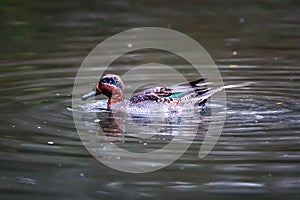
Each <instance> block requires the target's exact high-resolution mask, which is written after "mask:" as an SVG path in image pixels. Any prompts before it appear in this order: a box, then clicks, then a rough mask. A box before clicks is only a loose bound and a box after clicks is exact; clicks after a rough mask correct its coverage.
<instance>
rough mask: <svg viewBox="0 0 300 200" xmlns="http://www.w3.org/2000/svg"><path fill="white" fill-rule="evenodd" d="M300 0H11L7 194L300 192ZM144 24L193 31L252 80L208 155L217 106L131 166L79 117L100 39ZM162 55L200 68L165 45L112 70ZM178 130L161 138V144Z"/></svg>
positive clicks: (1, 62) (4, 120)
mask: <svg viewBox="0 0 300 200" xmlns="http://www.w3.org/2000/svg"><path fill="white" fill-rule="evenodd" d="M298 7H299V3H298V2H297V1H286V2H276V1H269V0H268V1H255V2H241V1H239V2H237V1H226V2H225V1H201V2H196V1H185V2H182V1H163V2H161V1H107V2H102V1H97V2H85V1H76V2H74V1H63V2H61V1H51V2H47V3H46V2H42V1H31V2H29V3H28V2H23V1H17V0H15V1H1V3H0V17H1V22H0V27H1V39H0V44H1V46H2V48H1V49H0V72H1V73H0V76H1V79H0V81H1V82H0V83H1V84H0V85H1V86H0V94H1V98H0V107H1V114H0V115H1V118H0V123H1V126H0V127H1V128H0V131H1V132H0V133H1V135H0V145H1V146H0V158H1V166H0V177H1V182H0V188H1V192H0V194H1V199H20V198H22V199H35V198H43V199H55V198H57V199H58V198H59V199H70V198H72V199H120V198H126V199H161V198H168V199H183V198H186V199H195V198H197V199H200V198H205V199H236V198H243V199H253V198H260V199H262V198H265V199H282V198H289V199H297V197H298V196H299V191H300V176H299V174H300V170H299V169H300V168H299V166H300V152H299V151H300V149H299V143H300V137H299V130H300V129H299V128H300V127H299V124H300V123H299V122H300V115H299V111H300V103H299V92H300V88H299V78H300V68H299V61H300V60H299V56H298V55H299V53H300V48H299V42H300V40H299V39H300V35H299V32H300V25H299V23H298V22H299V20H300V16H299V12H298ZM142 26H158V27H167V28H172V29H175V30H177V31H181V32H183V33H185V34H187V35H189V36H191V37H192V38H194V39H195V40H197V41H198V42H199V43H200V44H201V45H203V46H204V47H205V48H206V50H207V51H208V52H209V53H210V54H211V56H212V57H213V59H214V60H215V62H216V64H217V65H218V68H219V70H220V72H221V74H222V77H223V80H224V83H225V84H235V83H240V82H251V85H248V86H246V87H243V88H234V89H230V90H227V91H226V94H227V110H226V111H227V117H226V122H225V125H224V129H223V132H222V135H221V137H220V139H219V141H218V143H217V145H216V146H215V148H214V149H213V151H212V152H211V153H210V154H209V155H208V156H207V157H206V158H205V159H198V157H197V155H198V151H199V148H200V146H201V141H202V140H201V139H202V138H203V133H205V130H206V128H207V123H208V121H209V120H205V119H207V118H206V117H207V113H206V114H205V113H204V114H203V118H204V120H203V122H201V123H202V124H200V126H199V129H198V131H197V137H196V140H195V142H194V143H193V144H192V146H191V147H190V148H189V150H188V151H187V152H186V153H185V154H184V155H183V156H182V157H181V158H180V159H179V160H177V161H176V162H174V163H173V164H171V165H170V166H168V167H166V168H164V169H162V170H159V171H156V172H152V173H148V174H126V173H122V172H118V171H116V170H114V169H111V168H109V167H107V166H105V165H103V164H101V163H99V162H98V161H97V160H96V159H94V157H93V156H91V155H90V154H89V153H88V152H87V150H86V149H85V147H84V146H83V144H82V142H81V140H80V139H79V136H78V134H77V132H76V129H75V126H74V121H73V116H72V112H71V111H72V107H71V104H72V103H71V93H72V87H73V83H74V78H75V75H76V72H77V70H78V68H79V66H80V64H81V62H82V61H83V59H84V57H85V56H86V55H87V54H88V53H89V51H91V50H92V48H94V47H95V46H96V45H97V44H98V43H100V42H101V41H103V40H104V39H106V38H107V37H109V36H111V35H112V34H116V33H119V32H120V31H124V30H128V29H130V28H134V27H142ZM153 61H155V62H163V63H169V64H170V63H171V64H173V65H174V66H177V68H178V69H180V70H181V71H182V72H184V73H185V74H186V75H187V77H189V78H190V79H193V78H195V77H194V74H193V73H194V71H193V70H192V69H191V68H190V67H188V66H186V65H184V64H182V63H180V62H179V61H178V60H176V59H175V58H174V57H173V56H170V55H168V54H164V53H161V52H155V51H152V52H151V51H150V52H149V51H140V52H133V53H131V54H129V55H127V56H125V57H124V58H122V59H120V60H118V61H117V62H116V63H115V65H114V66H113V68H112V71H113V72H114V73H117V74H118V73H119V74H122V73H124V71H126V70H127V69H128V67H130V66H132V65H139V64H144V63H147V62H153ZM148 79H151V74H144V75H143V76H141V77H137V78H136V79H133V80H131V81H130V82H129V87H128V91H130V85H131V86H134V84H136V83H138V82H141V81H146V80H148ZM91 87H92V85H91ZM205 112H209V108H208V110H207V111H205ZM91 122H93V120H91ZM94 123H95V122H94ZM165 131H167V130H165ZM166 137H168V136H162V137H155V138H154V139H152V140H151V142H150V143H151V144H152V145H154V146H152V147H155V145H156V146H157V147H159V146H161V145H162V144H165V142H164V141H165V140H163V138H166ZM140 141H141V142H140ZM123 142H125V143H123V144H124V145H125V146H126V147H124V148H127V149H130V150H132V151H142V150H143V148H144V146H146V147H147V145H148V143H149V141H145V140H143V139H133V138H132V137H127V138H126V137H125V138H124V141H123ZM120 145H121V144H120ZM149 145H150V144H149ZM143 164H145V163H143Z"/></svg>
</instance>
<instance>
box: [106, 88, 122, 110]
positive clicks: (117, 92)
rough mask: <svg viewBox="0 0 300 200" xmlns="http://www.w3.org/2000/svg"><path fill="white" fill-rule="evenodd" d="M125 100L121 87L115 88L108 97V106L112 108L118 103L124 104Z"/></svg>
mask: <svg viewBox="0 0 300 200" xmlns="http://www.w3.org/2000/svg"><path fill="white" fill-rule="evenodd" d="M123 101H124V96H123V91H122V90H121V89H120V88H116V89H114V91H113V93H112V94H111V96H110V97H109V99H108V102H107V108H108V109H111V108H112V107H113V106H115V105H117V104H122V103H123Z"/></svg>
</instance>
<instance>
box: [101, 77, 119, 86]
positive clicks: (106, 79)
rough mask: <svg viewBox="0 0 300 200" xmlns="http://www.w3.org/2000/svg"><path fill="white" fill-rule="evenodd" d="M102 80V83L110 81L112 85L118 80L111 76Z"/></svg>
mask: <svg viewBox="0 0 300 200" xmlns="http://www.w3.org/2000/svg"><path fill="white" fill-rule="evenodd" d="M101 82H102V83H108V84H111V85H115V84H116V81H115V80H114V79H113V78H110V77H107V78H103V79H101Z"/></svg>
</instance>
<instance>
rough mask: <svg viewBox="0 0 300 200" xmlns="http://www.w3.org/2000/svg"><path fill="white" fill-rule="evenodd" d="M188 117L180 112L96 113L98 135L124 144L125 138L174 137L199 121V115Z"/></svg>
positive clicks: (109, 111) (107, 111)
mask: <svg viewBox="0 0 300 200" xmlns="http://www.w3.org/2000/svg"><path fill="white" fill-rule="evenodd" d="M188 115H189V116H188V117H186V115H185V114H183V113H182V112H176V111H172V112H168V113H143V114H129V113H125V112H122V111H119V112H117V111H112V110H106V112H98V113H97V115H96V116H97V120H96V121H97V122H98V123H99V132H98V135H105V136H106V137H107V138H108V139H109V141H110V142H114V143H124V142H125V138H124V137H128V138H151V137H152V136H155V135H163V136H167V135H169V136H172V137H173V136H175V135H177V134H180V133H181V132H182V128H183V127H184V126H186V125H187V124H189V121H193V122H191V123H195V120H196V121H198V123H199V121H200V120H201V119H200V114H199V112H198V113H196V115H194V116H193V117H191V112H189V113H188Z"/></svg>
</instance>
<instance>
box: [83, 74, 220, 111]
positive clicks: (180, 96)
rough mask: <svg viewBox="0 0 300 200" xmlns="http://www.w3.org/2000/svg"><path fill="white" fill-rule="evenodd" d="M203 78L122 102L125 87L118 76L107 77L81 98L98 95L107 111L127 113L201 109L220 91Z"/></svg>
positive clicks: (150, 90) (134, 96) (152, 89)
mask: <svg viewBox="0 0 300 200" xmlns="http://www.w3.org/2000/svg"><path fill="white" fill-rule="evenodd" d="M208 84H209V83H205V80H204V79H203V78H200V79H197V80H195V81H192V82H187V83H179V84H176V85H173V86H170V87H167V86H161V87H154V88H149V89H146V90H144V91H141V92H138V93H136V94H134V95H132V96H131V98H130V99H129V100H125V99H124V90H125V84H124V83H123V81H122V80H121V78H120V76H118V75H116V74H106V75H104V76H103V77H101V78H100V79H99V82H98V83H97V84H96V86H95V88H94V89H93V90H92V91H90V92H88V93H87V94H85V95H83V96H82V97H81V100H87V99H89V98H91V97H95V96H97V95H100V94H102V95H105V96H106V97H108V101H107V109H108V110H116V109H124V108H126V109H127V111H128V110H129V112H133V113H134V112H141V111H146V112H149V110H164V111H174V110H176V109H177V108H191V107H193V108H203V107H204V106H205V104H206V102H207V99H208V98H209V97H210V96H212V95H213V94H214V93H216V92H218V91H219V90H221V89H222V88H218V89H214V90H211V89H209V88H208V87H207V85H208Z"/></svg>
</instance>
